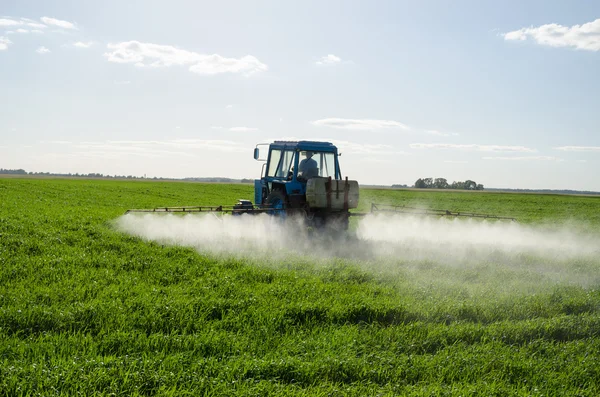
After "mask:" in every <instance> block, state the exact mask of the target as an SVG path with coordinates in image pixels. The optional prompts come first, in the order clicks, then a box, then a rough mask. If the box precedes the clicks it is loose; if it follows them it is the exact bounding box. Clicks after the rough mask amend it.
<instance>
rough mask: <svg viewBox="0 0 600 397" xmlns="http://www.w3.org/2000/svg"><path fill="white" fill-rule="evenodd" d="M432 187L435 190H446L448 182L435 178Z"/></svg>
mask: <svg viewBox="0 0 600 397" xmlns="http://www.w3.org/2000/svg"><path fill="white" fill-rule="evenodd" d="M433 187H435V188H436V189H448V181H447V180H446V179H445V178H435V181H434V182H433Z"/></svg>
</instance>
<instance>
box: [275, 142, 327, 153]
mask: <svg viewBox="0 0 600 397" xmlns="http://www.w3.org/2000/svg"><path fill="white" fill-rule="evenodd" d="M271 146H285V147H293V148H296V149H299V150H315V151H320V150H321V151H327V152H333V151H336V150H337V148H336V147H335V145H334V144H333V143H331V142H319V141H275V142H273V143H272V144H271Z"/></svg>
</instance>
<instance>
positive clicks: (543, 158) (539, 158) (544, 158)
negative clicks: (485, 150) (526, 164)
mask: <svg viewBox="0 0 600 397" xmlns="http://www.w3.org/2000/svg"><path fill="white" fill-rule="evenodd" d="M482 159H484V160H503V161H562V159H560V158H558V157H551V156H523V157H482Z"/></svg>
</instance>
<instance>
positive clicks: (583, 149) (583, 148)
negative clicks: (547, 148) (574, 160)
mask: <svg viewBox="0 0 600 397" xmlns="http://www.w3.org/2000/svg"><path fill="white" fill-rule="evenodd" d="M554 149H556V150H562V151H564V152H600V146H560V147H555V148H554Z"/></svg>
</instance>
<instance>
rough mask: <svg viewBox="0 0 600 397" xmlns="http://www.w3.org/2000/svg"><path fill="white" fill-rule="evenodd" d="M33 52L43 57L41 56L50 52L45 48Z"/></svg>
mask: <svg viewBox="0 0 600 397" xmlns="http://www.w3.org/2000/svg"><path fill="white" fill-rule="evenodd" d="M35 52H37V53H38V54H42V55H43V54H48V53H50V52H51V51H50V50H49V49H47V48H46V47H44V46H41V47H39V48H38V49H37V50H35Z"/></svg>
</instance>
